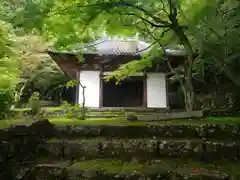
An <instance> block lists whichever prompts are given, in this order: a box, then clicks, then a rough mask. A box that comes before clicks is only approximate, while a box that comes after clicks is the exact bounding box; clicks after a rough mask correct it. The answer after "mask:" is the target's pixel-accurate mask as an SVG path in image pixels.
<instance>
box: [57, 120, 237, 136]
mask: <svg viewBox="0 0 240 180" xmlns="http://www.w3.org/2000/svg"><path fill="white" fill-rule="evenodd" d="M53 136H54V137H56V138H87V137H115V138H144V137H145V138H146V137H151V138H152V137H156V138H206V139H219V140H223V139H233V140H234V139H235V140H238V139H239V136H240V125H235V124H226V125H224V124H198V125H197V124H184V125H181V124H179V125H173V124H161V125H141V124H138V123H137V122H136V125H134V123H133V125H128V126H127V125H91V126H55V128H54V130H53Z"/></svg>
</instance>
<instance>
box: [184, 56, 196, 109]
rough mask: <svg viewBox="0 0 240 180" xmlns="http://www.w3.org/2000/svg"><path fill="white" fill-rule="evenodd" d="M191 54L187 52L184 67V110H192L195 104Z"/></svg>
mask: <svg viewBox="0 0 240 180" xmlns="http://www.w3.org/2000/svg"><path fill="white" fill-rule="evenodd" d="M192 64H193V55H192V54H188V65H187V66H186V67H185V94H184V96H185V107H186V111H193V109H194V104H195V93H194V88H193V84H192Z"/></svg>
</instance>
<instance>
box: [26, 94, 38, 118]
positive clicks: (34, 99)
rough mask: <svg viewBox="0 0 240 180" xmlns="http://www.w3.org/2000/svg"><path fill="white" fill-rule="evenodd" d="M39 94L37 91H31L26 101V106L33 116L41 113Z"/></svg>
mask: <svg viewBox="0 0 240 180" xmlns="http://www.w3.org/2000/svg"><path fill="white" fill-rule="evenodd" d="M39 96H40V95H39V93H37V92H35V93H33V94H32V96H31V98H30V99H29V102H28V106H29V107H30V114H31V115H33V116H36V115H39V114H40V113H41V102H40V99H39Z"/></svg>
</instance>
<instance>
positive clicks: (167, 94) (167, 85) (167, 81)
mask: <svg viewBox="0 0 240 180" xmlns="http://www.w3.org/2000/svg"><path fill="white" fill-rule="evenodd" d="M165 86H166V104H167V109H170V103H169V100H170V99H169V95H170V94H169V90H168V88H169V80H168V76H167V75H165Z"/></svg>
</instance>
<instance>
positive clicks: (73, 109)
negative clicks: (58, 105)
mask: <svg viewBox="0 0 240 180" xmlns="http://www.w3.org/2000/svg"><path fill="white" fill-rule="evenodd" d="M62 107H63V109H64V116H65V117H67V118H74V119H79V120H84V119H85V118H86V116H87V113H88V112H89V109H88V108H87V107H81V105H79V104H76V105H71V104H69V103H68V102H66V101H64V102H63V104H62Z"/></svg>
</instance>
